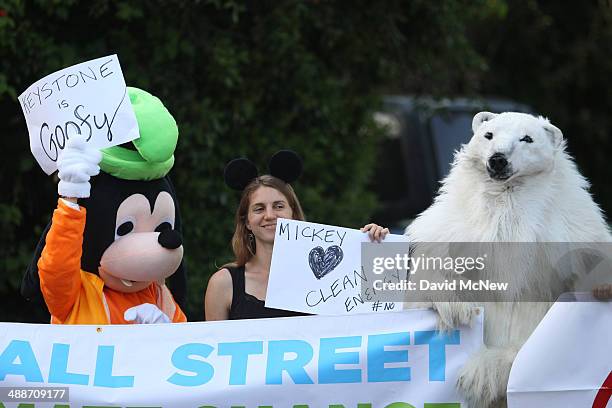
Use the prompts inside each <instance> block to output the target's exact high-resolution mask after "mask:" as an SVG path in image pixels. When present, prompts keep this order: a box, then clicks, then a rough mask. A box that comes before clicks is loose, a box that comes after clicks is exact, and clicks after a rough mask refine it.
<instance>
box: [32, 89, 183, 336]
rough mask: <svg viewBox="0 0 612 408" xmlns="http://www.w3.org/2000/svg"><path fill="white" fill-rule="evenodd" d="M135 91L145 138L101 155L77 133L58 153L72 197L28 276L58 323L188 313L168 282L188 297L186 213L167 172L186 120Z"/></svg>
mask: <svg viewBox="0 0 612 408" xmlns="http://www.w3.org/2000/svg"><path fill="white" fill-rule="evenodd" d="M128 93H129V96H130V101H131V103H132V106H133V108H134V112H135V114H136V119H137V121H138V127H139V131H140V137H139V138H138V139H135V140H133V141H132V142H128V143H125V144H123V145H121V146H114V147H110V148H107V149H104V150H102V152H101V155H100V152H98V151H95V150H94V149H92V148H91V147H89V146H88V145H87V143H86V142H85V141H84V140H82V139H77V137H73V139H74V140H70V141H69V142H68V143H67V146H66V148H65V149H64V151H62V154H61V155H60V158H59V160H58V170H59V174H58V175H59V178H60V184H59V185H58V191H59V192H60V195H61V196H64V197H69V198H67V199H63V198H60V199H59V200H58V207H57V209H56V210H55V211H54V213H53V219H52V221H51V223H50V225H49V226H48V227H47V230H46V231H45V232H44V233H43V237H42V238H41V240H40V242H39V244H38V248H37V251H36V253H35V256H34V259H33V261H32V263H31V265H30V267H29V268H28V271H27V272H26V275H25V277H24V280H23V282H22V294H23V295H24V296H26V297H32V296H34V295H35V294H36V292H37V291H38V288H40V292H42V295H43V298H44V300H45V303H46V304H47V307H48V309H49V312H50V313H51V322H52V323H65V324H111V323H112V324H114V323H129V322H132V321H134V322H136V323H161V322H170V321H173V322H181V321H185V320H186V318H185V315H184V314H183V312H182V311H181V309H180V307H179V305H178V304H177V303H176V302H175V300H174V298H173V296H172V294H171V293H170V291H169V290H168V288H167V287H166V285H165V279H166V278H169V277H171V276H174V283H175V284H174V285H173V286H174V287H175V288H176V291H177V293H179V294H180V296H181V297H183V296H184V291H185V272H184V268H183V263H182V259H183V247H182V240H181V234H180V229H181V225H180V214H179V211H178V203H177V200H176V194H175V191H174V188H173V186H172V184H171V182H170V180H169V178H168V177H167V173H168V172H169V171H170V169H171V168H172V165H173V164H174V155H173V153H174V149H175V147H176V143H177V140H178V128H177V126H176V122H175V121H174V118H173V117H172V116H171V115H170V113H169V112H168V111H167V110H166V108H165V107H164V105H163V104H162V102H161V101H160V100H159V99H157V98H156V97H154V96H152V95H151V94H149V93H147V92H145V91H142V90H140V89H136V88H128ZM92 150H93V151H92ZM100 158H101V161H100ZM98 161H100V162H99V169H98ZM99 170H101V171H100V173H99V174H98V175H96V174H97V173H98V171H99ZM94 175H95V177H93V178H92V179H91V184H89V176H94ZM74 197H79V199H78V202H77V200H76V199H74Z"/></svg>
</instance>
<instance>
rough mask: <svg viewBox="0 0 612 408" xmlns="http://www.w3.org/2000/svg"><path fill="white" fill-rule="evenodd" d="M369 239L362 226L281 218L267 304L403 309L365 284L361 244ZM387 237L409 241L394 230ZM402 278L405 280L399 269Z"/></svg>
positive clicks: (313, 309) (329, 310)
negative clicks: (356, 228)
mask: <svg viewBox="0 0 612 408" xmlns="http://www.w3.org/2000/svg"><path fill="white" fill-rule="evenodd" d="M362 242H370V240H369V238H368V234H367V233H363V232H361V231H359V230H355V229H349V228H342V227H336V226H332V225H324V224H316V223H312V222H305V221H296V220H288V219H283V218H279V219H278V220H277V222H276V237H275V238H274V250H273V252H272V263H271V266H270V278H269V280H268V290H267V293H266V307H272V308H277V309H285V310H293V311H297V312H304V313H309V314H324V315H335V314H355V313H371V312H384V311H390V310H398V309H400V308H401V305H400V304H397V305H396V303H395V302H388V301H384V299H383V298H381V297H380V293H377V292H376V291H375V290H373V289H372V288H370V287H367V288H366V286H365V285H364V293H362V290H361V289H362V283H364V282H367V281H368V278H367V276H366V273H365V272H364V270H363V269H362V267H361V266H362V265H361V243H362ZM383 242H385V243H386V242H406V243H407V242H408V238H407V237H405V236H403V235H393V234H389V235H387V237H386V238H385V240H384V241H383ZM394 279H397V282H400V281H402V280H405V279H406V273H405V271H404V273H403V275H402V273H401V272H398V273H397V275H394Z"/></svg>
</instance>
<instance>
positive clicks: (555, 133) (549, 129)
mask: <svg viewBox="0 0 612 408" xmlns="http://www.w3.org/2000/svg"><path fill="white" fill-rule="evenodd" d="M544 130H545V131H546V134H547V135H548V136H549V137H550V140H551V142H552V144H553V146H554V147H555V148H558V147H560V146H561V143H563V133H562V132H561V129H559V128H558V127H556V126H555V125H551V124H550V123H546V124H545V125H544Z"/></svg>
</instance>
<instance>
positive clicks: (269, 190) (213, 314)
mask: <svg viewBox="0 0 612 408" xmlns="http://www.w3.org/2000/svg"><path fill="white" fill-rule="evenodd" d="M268 167H269V170H270V174H266V175H262V176H258V172H257V168H256V167H255V165H254V164H253V163H252V162H251V161H250V160H248V159H245V158H238V159H234V160H232V161H230V162H229V163H228V164H227V166H226V167H225V173H224V177H225V183H226V184H227V185H228V186H229V187H230V188H232V189H235V190H238V191H242V197H241V199H240V204H239V205H238V209H237V210H236V217H235V225H236V229H235V231H234V236H233V238H232V249H233V251H234V255H235V256H236V259H235V261H234V262H233V263H231V264H228V265H225V266H224V267H222V268H221V269H220V270H218V271H217V272H215V273H214V274H213V275H212V276H211V278H210V280H209V281H208V287H207V289H206V295H205V298H204V307H205V313H206V320H208V321H210V320H228V319H232V320H234V319H258V318H267V317H288V316H303V314H302V313H297V312H292V311H287V310H280V309H272V308H267V307H265V306H264V304H265V298H266V291H267V288H268V277H269V275H270V263H271V261H272V248H273V247H274V236H275V232H276V220H277V219H278V218H287V219H294V220H300V221H303V220H304V212H303V211H302V207H301V205H300V202H299V200H298V198H297V196H296V194H295V192H294V191H293V188H292V187H291V184H290V183H292V182H294V181H295V180H297V179H298V178H299V176H300V175H301V173H302V161H301V159H300V157H299V156H298V155H297V154H296V153H295V152H293V151H290V150H281V151H279V152H277V153H276V154H275V155H274V156H272V158H271V159H270V162H269V163H268ZM361 231H363V232H367V233H368V235H369V237H370V240H371V241H378V242H380V241H381V240H382V239H384V238H385V236H386V235H387V234H388V233H389V230H388V229H387V228H383V227H380V226H378V225H376V224H367V225H365V226H364V227H363V228H361ZM288 272H289V273H290V271H288Z"/></svg>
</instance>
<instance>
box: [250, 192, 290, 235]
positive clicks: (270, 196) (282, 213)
mask: <svg viewBox="0 0 612 408" xmlns="http://www.w3.org/2000/svg"><path fill="white" fill-rule="evenodd" d="M277 218H288V219H292V218H293V211H292V209H291V206H290V205H289V202H288V200H287V197H285V196H284V195H283V194H282V193H281V192H280V191H278V190H276V189H274V188H272V187H266V186H261V187H259V188H258V189H257V190H255V191H254V192H253V193H252V194H251V197H250V201H249V208H248V213H247V222H246V227H247V229H248V230H250V231H251V232H252V233H253V235H254V236H255V240H256V242H263V243H273V242H274V235H275V232H276V219H277Z"/></svg>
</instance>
